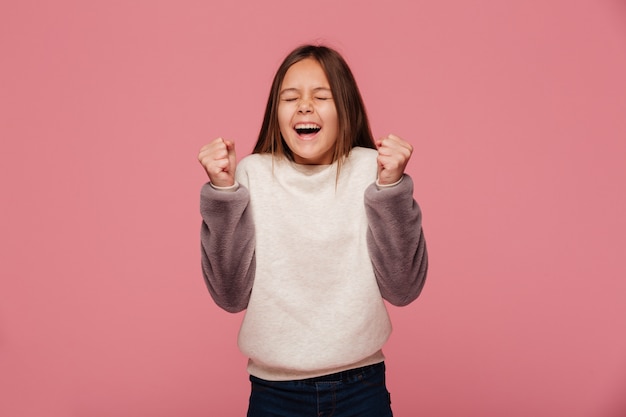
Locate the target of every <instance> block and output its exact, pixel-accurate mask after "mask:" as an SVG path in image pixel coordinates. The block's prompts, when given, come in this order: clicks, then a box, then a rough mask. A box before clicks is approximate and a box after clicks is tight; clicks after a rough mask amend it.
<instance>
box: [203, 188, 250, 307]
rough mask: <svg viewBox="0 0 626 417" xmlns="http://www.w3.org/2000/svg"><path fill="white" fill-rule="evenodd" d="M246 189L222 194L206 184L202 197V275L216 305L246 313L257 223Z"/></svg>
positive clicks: (222, 192)
mask: <svg viewBox="0 0 626 417" xmlns="http://www.w3.org/2000/svg"><path fill="white" fill-rule="evenodd" d="M249 202H250V195H249V193H248V190H247V189H246V188H245V187H239V188H238V189H237V190H236V191H219V190H216V189H214V188H213V187H211V185H210V184H205V185H204V186H203V187H202V191H201V194H200V213H201V215H202V220H203V221H202V228H201V232H200V238H201V243H202V273H203V275H204V279H205V282H206V285H207V288H208V290H209V293H210V294H211V296H212V297H213V299H214V300H215V303H216V304H217V305H218V306H220V307H221V308H223V309H224V310H226V311H229V312H231V313H235V312H238V311H242V310H244V309H245V308H246V307H247V305H248V300H249V299H250V292H251V290H252V284H253V281H254V271H255V258H254V224H253V220H252V213H251V212H250V209H249Z"/></svg>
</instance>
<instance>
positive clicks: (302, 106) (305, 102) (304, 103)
mask: <svg viewBox="0 0 626 417" xmlns="http://www.w3.org/2000/svg"><path fill="white" fill-rule="evenodd" d="M298 113H301V114H307V113H313V106H312V105H311V100H309V99H307V98H303V99H301V100H300V102H299V103H298Z"/></svg>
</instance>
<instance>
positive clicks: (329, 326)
mask: <svg viewBox="0 0 626 417" xmlns="http://www.w3.org/2000/svg"><path fill="white" fill-rule="evenodd" d="M412 151H413V148H412V146H411V145H410V144H408V143H407V142H405V141H404V140H402V139H401V138H399V137H397V136H395V135H389V136H387V137H384V138H381V139H379V140H377V141H374V140H373V138H372V134H371V131H370V127H369V122H368V118H367V115H366V112H365V107H364V105H363V101H362V99H361V95H360V93H359V90H358V87H357V85H356V82H355V80H354V77H353V75H352V73H351V71H350V69H349V67H348V65H347V64H346V62H345V61H344V59H343V58H342V57H341V56H340V55H339V54H338V53H337V52H336V51H334V50H333V49H330V48H328V47H324V46H313V45H305V46H302V47H299V48H297V49H295V50H294V51H293V52H291V53H290V54H289V55H288V56H287V57H286V58H285V60H284V61H283V63H282V64H281V66H280V67H279V69H278V71H277V73H276V75H275V77H274V81H273V83H272V87H271V91H270V95H269V99H268V102H267V107H266V110H265V117H264V120H263V125H262V127H261V131H260V134H259V138H258V141H257V143H256V146H255V148H254V152H253V154H252V155H249V156H247V157H246V158H244V159H242V160H241V161H240V163H239V164H237V162H236V155H235V144H234V142H232V141H230V140H225V139H222V138H218V139H215V140H214V141H212V142H211V143H209V144H208V145H206V146H204V147H203V148H202V149H201V150H200V154H199V157H198V158H199V160H200V163H201V164H202V166H203V167H204V169H205V170H206V173H207V174H208V176H209V183H207V184H206V185H204V186H203V188H202V192H201V214H202V218H203V224H202V231H201V240H202V269H203V273H204V278H205V280H206V284H207V287H208V289H209V292H210V294H211V296H212V297H213V299H214V300H215V302H216V303H217V304H218V305H219V306H220V307H222V308H223V309H225V310H226V311H229V312H238V311H242V310H244V309H245V310H246V313H245V317H244V319H243V322H242V325H241V329H240V333H239V347H240V349H241V351H242V352H243V353H244V354H245V355H246V356H248V357H249V362H248V371H249V373H250V380H251V383H252V394H251V396H250V404H249V409H248V417H256V416H262V417H271V416H290V417H292V416H330V415H332V416H334V417H345V416H359V417H364V416H372V417H374V416H375V417H386V416H391V415H392V413H391V408H390V397H389V393H388V392H387V389H386V386H385V368H384V362H383V360H384V356H383V354H382V351H381V348H382V346H383V345H384V343H385V342H386V340H387V338H388V337H389V334H390V332H391V324H390V321H389V317H388V315H387V311H386V308H385V304H384V302H383V299H385V300H387V301H388V302H390V303H392V304H394V305H398V306H402V305H406V304H408V303H410V302H411V301H413V300H415V299H416V298H417V296H418V295H419V293H420V291H421V289H422V286H423V285H424V280H425V277H426V271H427V266H428V260H427V253H426V245H425V241H424V235H423V233H422V228H421V212H420V208H419V206H418V205H417V203H416V202H415V201H414V200H413V183H412V180H411V178H410V177H409V176H408V175H406V174H405V173H404V169H405V167H406V165H407V162H408V161H409V158H410V156H411V153H412Z"/></svg>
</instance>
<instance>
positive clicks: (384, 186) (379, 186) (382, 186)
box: [376, 174, 404, 190]
mask: <svg viewBox="0 0 626 417" xmlns="http://www.w3.org/2000/svg"><path fill="white" fill-rule="evenodd" d="M403 178H404V174H402V176H401V177H400V179H399V180H398V181H396V182H394V183H393V184H381V183H379V182H378V178H376V187H378V189H379V190H380V189H383V188H391V187H395V186H396V185H398V184H400V183H401V182H402V179H403Z"/></svg>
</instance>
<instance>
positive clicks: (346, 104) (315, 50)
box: [253, 45, 376, 174]
mask: <svg viewBox="0 0 626 417" xmlns="http://www.w3.org/2000/svg"><path fill="white" fill-rule="evenodd" d="M306 58H313V59H315V60H316V61H317V62H319V64H320V65H321V66H322V69H323V70H324V73H325V74H326V78H328V82H329V84H330V90H331V93H332V95H333V100H334V102H335V106H336V109H337V119H338V133H337V142H336V143H335V149H334V151H333V162H334V161H338V164H339V167H341V163H342V161H343V158H344V157H345V156H347V155H348V154H349V153H350V150H351V149H352V148H354V147H355V146H362V147H365V148H373V149H375V148H376V146H375V145H374V139H373V137H372V131H371V129H370V125H369V121H368V119H367V113H366V112H365V105H364V104H363V99H362V98H361V93H360V92H359V88H358V87H357V85H356V81H355V80H354V76H353V75H352V71H350V68H349V67H348V64H347V63H346V61H345V60H344V59H343V57H342V56H341V55H340V54H339V53H338V52H337V51H335V50H333V49H331V48H329V47H327V46H315V45H302V46H300V47H298V48H296V49H294V50H293V51H292V52H291V53H290V54H289V55H287V57H286V58H285V59H284V61H283V62H282V64H281V65H280V67H279V68H278V71H276V75H275V76H274V81H273V82H272V87H271V90H270V95H269V98H268V100H267V106H266V108H265V116H264V117H263V125H262V126H261V131H260V132H259V138H258V140H257V143H256V145H255V146H254V150H253V153H271V154H272V155H278V156H285V157H287V158H289V159H291V160H293V155H292V153H291V150H290V149H289V147H288V146H287V144H286V143H285V141H284V139H283V137H282V135H281V133H280V127H279V125H278V102H279V94H280V87H281V85H282V83H283V79H284V78H285V74H286V73H287V70H288V69H289V68H290V67H291V66H292V65H293V64H295V63H297V62H299V61H302V60H303V59H306ZM337 174H339V173H337Z"/></svg>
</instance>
